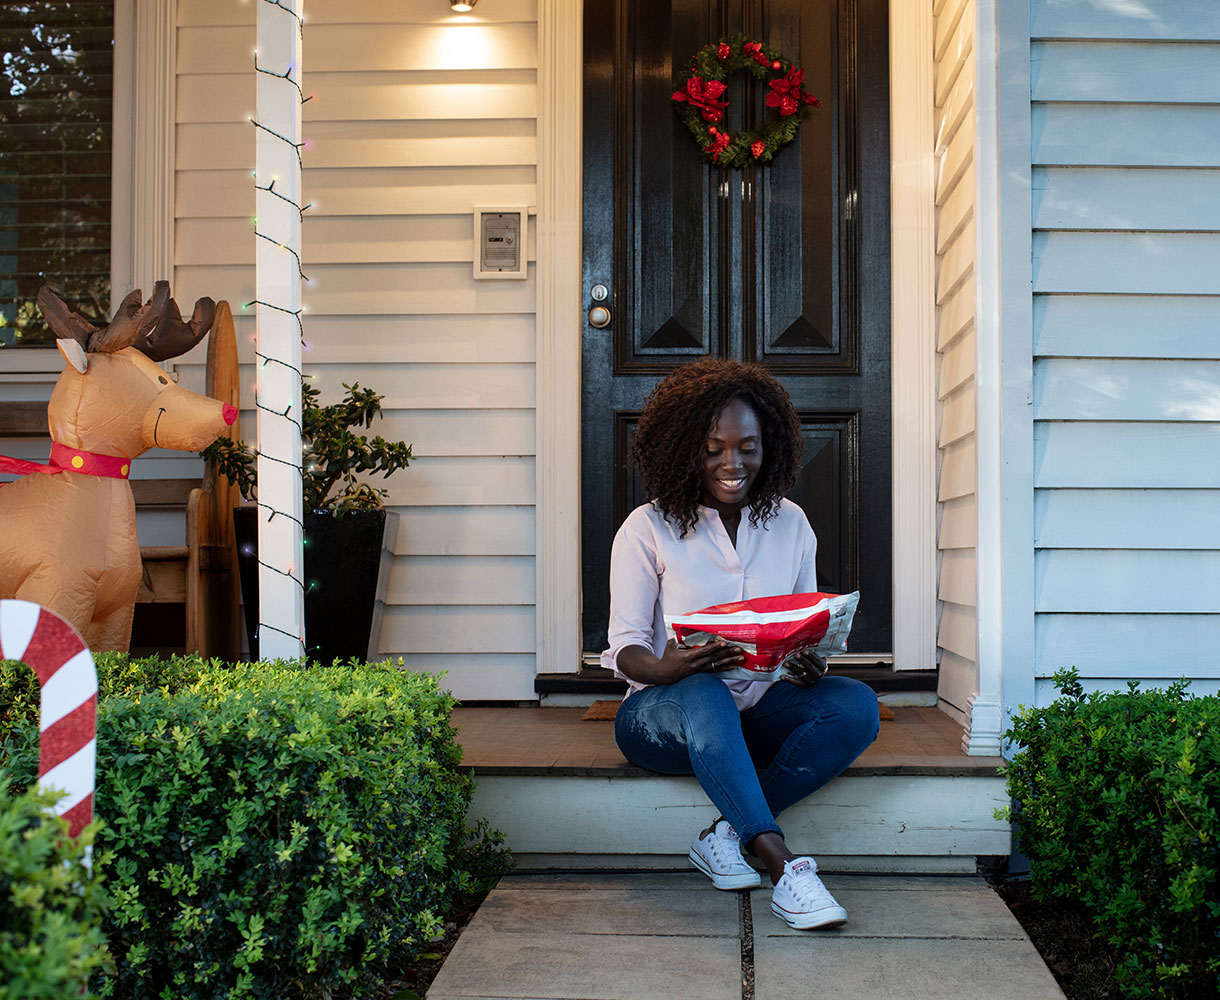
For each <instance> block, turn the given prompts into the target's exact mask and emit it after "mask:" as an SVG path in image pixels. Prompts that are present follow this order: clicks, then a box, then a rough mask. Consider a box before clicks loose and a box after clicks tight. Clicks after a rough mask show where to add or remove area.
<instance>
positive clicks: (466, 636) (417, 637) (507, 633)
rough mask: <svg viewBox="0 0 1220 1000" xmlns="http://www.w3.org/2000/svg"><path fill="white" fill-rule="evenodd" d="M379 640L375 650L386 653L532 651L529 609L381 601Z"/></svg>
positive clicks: (507, 606) (533, 649) (532, 629)
mask: <svg viewBox="0 0 1220 1000" xmlns="http://www.w3.org/2000/svg"><path fill="white" fill-rule="evenodd" d="M380 639H381V641H380V643H379V648H380V649H383V650H385V651H387V652H388V651H391V650H393V651H396V652H402V653H533V652H534V651H535V643H534V609H533V607H532V606H526V605H521V606H512V605H495V606H484V607H470V606H467V607H462V606H453V605H410V606H406V605H394V606H390V605H387V606H386V609H385V619H384V621H383V623H382V626H381V637H380ZM475 697H477V695H475Z"/></svg>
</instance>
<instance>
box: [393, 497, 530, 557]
mask: <svg viewBox="0 0 1220 1000" xmlns="http://www.w3.org/2000/svg"><path fill="white" fill-rule="evenodd" d="M535 530H536V519H535V517H534V508H533V507H528V506H522V507H411V508H402V509H401V510H400V511H399V518H398V538H397V541H396V543H395V546H394V552H395V553H396V554H398V555H402V556H449V555H456V556H477V555H499V556H532V555H533V554H534V532H535Z"/></svg>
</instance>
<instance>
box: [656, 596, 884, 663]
mask: <svg viewBox="0 0 1220 1000" xmlns="http://www.w3.org/2000/svg"><path fill="white" fill-rule="evenodd" d="M859 603H860V592H859V591H858V590H856V591H853V592H852V593H850V594H819V593H814V594H780V595H777V596H775V597H755V598H753V599H751V600H748V601H735V602H734V603H732V604H717V605H714V606H713V607H710V608H704V609H703V610H701V611H689V612H687V613H686V614H684V615H666V616H665V624H666V626H667V627H668V628H669V631H670V633H671V634H672V635H673V636H674V638H676V639H677V640H678V643H679V644H680V645H683V646H687V647H690V646H702V645H704V644H705V643H708V642H711V641H712V639H713V638H715V637H716V636H719V637H720V638H721V639H724V640H725V641H726V642H730V643H732V644H733V645H734V646H738V647H740V648H741V651H742V652H743V653H745V655H746V662H745V665H744V666H741V667H737V668H735V669H733V670H724V671H718V673H717V676H719V677H723V678H726V679H732V680H744V681H776V680H779V679H780V677H782V676H783V673H784V671H783V670H782V669H781V667H783V664H784V660H785V659H787V658H788V657H789V656H791V655H792V654H793V653H795V652H796V651H797V650H798V649H807V648H809V647H812V648H813V649H815V650H816V651H817V652H819V653H821V654H822V655H826V654H828V653H842V652H844V651H845V650H846V649H847V636H848V634H849V633H850V632H851V621H852V618H853V617H854V616H855V613H856V605H857V604H859Z"/></svg>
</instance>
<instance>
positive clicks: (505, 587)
mask: <svg viewBox="0 0 1220 1000" xmlns="http://www.w3.org/2000/svg"><path fill="white" fill-rule="evenodd" d="M386 603H388V604H410V605H416V604H426V605H434V604H445V605H454V604H458V605H460V604H485V605H499V604H506V605H519V604H528V605H531V606H532V605H533V603H534V557H533V556H532V555H529V556H487V555H478V556H459V555H443V556H406V557H405V558H402V559H396V560H394V566H393V569H392V571H391V573H390V580H389V586H388V589H387V592H386Z"/></svg>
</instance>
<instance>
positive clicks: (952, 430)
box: [940, 381, 976, 448]
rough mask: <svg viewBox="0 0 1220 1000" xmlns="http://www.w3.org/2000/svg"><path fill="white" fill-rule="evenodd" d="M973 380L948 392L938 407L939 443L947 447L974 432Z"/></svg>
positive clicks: (974, 404) (974, 402) (974, 403)
mask: <svg viewBox="0 0 1220 1000" xmlns="http://www.w3.org/2000/svg"><path fill="white" fill-rule="evenodd" d="M975 406H976V401H975V392H974V382H973V381H970V382H967V383H965V384H964V385H963V386H962V387H961V388H960V389H956V390H954V391H953V392H951V393H949V395H947V396H946V397H945V398H944V399H943V400H942V401H941V407H940V445H941V447H942V448H945V447H948V446H949V445H951V444H954V443H955V442H957V441H962V440H964V439H965V438H968V437H970V436H971V435H973V434H974V412H975Z"/></svg>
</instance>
